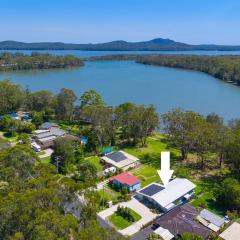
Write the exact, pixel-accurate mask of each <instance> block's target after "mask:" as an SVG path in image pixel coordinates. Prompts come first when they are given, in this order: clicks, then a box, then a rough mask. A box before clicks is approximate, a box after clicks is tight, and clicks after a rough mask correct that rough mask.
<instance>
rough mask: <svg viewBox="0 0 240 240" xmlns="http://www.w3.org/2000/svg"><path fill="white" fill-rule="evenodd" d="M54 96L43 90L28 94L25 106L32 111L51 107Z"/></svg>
mask: <svg viewBox="0 0 240 240" xmlns="http://www.w3.org/2000/svg"><path fill="white" fill-rule="evenodd" d="M53 103H54V96H53V94H52V93H51V92H49V91H46V90H43V91H39V92H35V93H30V94H29V95H28V101H27V107H28V109H29V110H32V111H38V112H41V111H45V110H47V109H52V108H53Z"/></svg>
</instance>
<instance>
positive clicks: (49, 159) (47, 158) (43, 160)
mask: <svg viewBox="0 0 240 240" xmlns="http://www.w3.org/2000/svg"><path fill="white" fill-rule="evenodd" d="M40 162H41V163H44V164H48V163H50V162H51V156H49V157H45V158H40Z"/></svg>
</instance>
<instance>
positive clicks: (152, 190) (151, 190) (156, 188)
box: [139, 183, 164, 196]
mask: <svg viewBox="0 0 240 240" xmlns="http://www.w3.org/2000/svg"><path fill="white" fill-rule="evenodd" d="M163 189H164V187H163V186H161V185H159V184H154V183H153V184H150V185H148V186H147V187H145V188H143V189H142V190H140V191H139V192H140V193H143V194H145V195H147V196H153V195H154V194H156V193H158V192H160V191H162V190H163Z"/></svg>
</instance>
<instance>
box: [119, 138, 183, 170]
mask: <svg viewBox="0 0 240 240" xmlns="http://www.w3.org/2000/svg"><path fill="white" fill-rule="evenodd" d="M123 151H126V152H128V153H130V154H132V155H134V156H136V157H138V158H139V160H140V161H141V163H145V164H148V165H151V166H154V167H155V168H158V169H159V168H160V155H161V152H162V151H170V152H171V159H172V160H176V158H178V157H179V156H180V152H179V151H178V150H176V149H174V148H169V147H168V145H167V142H166V139H165V137H164V136H163V135H162V134H155V135H153V136H152V137H149V138H148V139H147V144H146V147H132V148H129V147H127V148H124V149H123Z"/></svg>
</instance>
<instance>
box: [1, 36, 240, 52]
mask: <svg viewBox="0 0 240 240" xmlns="http://www.w3.org/2000/svg"><path fill="white" fill-rule="evenodd" d="M0 49H3V50H87V51H193V50H203V51H206V50H207V51H234V50H239V49H240V46H228V45H215V44H200V45H193V44H187V43H181V42H176V41H174V40H171V39H168V38H167V39H165V38H155V39H152V40H149V41H140V42H127V41H123V40H116V41H112V42H105V43H95V44H93V43H86V44H83V43H80V44H78V43H62V42H38V43H25V42H17V41H2V42H0Z"/></svg>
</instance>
